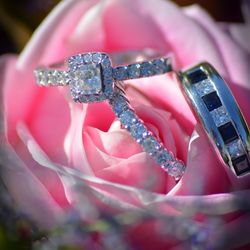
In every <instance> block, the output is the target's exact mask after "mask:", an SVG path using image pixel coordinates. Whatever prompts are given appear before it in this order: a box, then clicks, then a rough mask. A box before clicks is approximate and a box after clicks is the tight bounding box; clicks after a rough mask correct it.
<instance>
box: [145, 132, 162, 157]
mask: <svg viewBox="0 0 250 250" xmlns="http://www.w3.org/2000/svg"><path fill="white" fill-rule="evenodd" d="M142 146H143V148H144V150H145V151H146V152H147V153H148V154H149V155H154V154H156V153H157V151H158V150H159V149H160V147H161V145H160V143H159V142H158V141H157V140H156V139H155V138H154V137H151V136H150V137H147V138H145V139H143V141H142Z"/></svg>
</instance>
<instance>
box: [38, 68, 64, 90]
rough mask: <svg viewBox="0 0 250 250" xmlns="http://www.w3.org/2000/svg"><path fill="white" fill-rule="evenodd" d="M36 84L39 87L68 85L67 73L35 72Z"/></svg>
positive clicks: (52, 71) (57, 71)
mask: <svg viewBox="0 0 250 250" xmlns="http://www.w3.org/2000/svg"><path fill="white" fill-rule="evenodd" d="M35 78H36V83H37V84H38V85H41V86H65V85H67V84H68V73H67V72H66V71H61V70H53V69H49V70H48V69H42V68H41V69H37V70H35Z"/></svg>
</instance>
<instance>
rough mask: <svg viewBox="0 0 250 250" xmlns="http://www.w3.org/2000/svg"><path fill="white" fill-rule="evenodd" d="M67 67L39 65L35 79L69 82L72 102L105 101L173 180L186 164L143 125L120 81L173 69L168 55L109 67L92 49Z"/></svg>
mask: <svg viewBox="0 0 250 250" xmlns="http://www.w3.org/2000/svg"><path fill="white" fill-rule="evenodd" d="M67 65H68V70H58V69H54V68H50V67H49V68H44V67H43V68H38V69H36V70H35V72H34V73H35V77H36V82H37V84H38V85H41V86H66V85H69V87H70V90H71V95H72V97H73V100H74V101H75V102H82V103H91V102H99V101H104V100H108V101H109V103H110V105H111V106H112V109H113V111H114V113H115V114H116V116H117V117H118V118H119V119H120V121H121V123H122V124H123V126H124V128H125V129H127V130H128V131H129V133H130V134H131V136H132V137H133V138H134V139H135V140H136V142H137V143H139V144H140V145H141V146H142V148H143V150H144V151H145V152H147V153H148V154H149V155H150V156H152V158H153V159H154V160H155V161H156V163H157V164H158V165H159V166H161V167H162V168H163V169H164V170H165V171H166V172H167V173H168V174H169V175H171V176H173V177H174V178H175V180H179V179H180V178H181V177H182V175H183V173H184V171H185V166H184V164H183V162H182V161H181V160H178V159H176V158H175V157H174V156H173V154H172V153H171V152H170V151H168V150H167V149H166V148H165V147H164V146H163V144H162V143H161V142H160V141H158V140H157V138H156V137H155V136H154V135H153V134H152V133H151V132H150V131H149V130H148V129H147V128H146V126H145V125H144V123H143V121H142V120H141V119H139V117H138V116H137V115H136V113H135V111H134V110H133V108H132V107H131V106H130V104H129V101H128V100H127V98H126V95H125V92H124V89H123V87H122V81H124V80H128V79H136V78H142V77H149V76H155V75H159V74H164V73H166V72H169V71H171V70H172V67H171V63H170V60H169V58H164V57H163V58H158V59H152V60H149V61H143V62H137V63H133V64H129V65H127V66H119V67H114V68H113V67H112V66H111V59H110V57H109V56H108V55H107V54H105V53H100V52H95V53H86V54H80V55H76V56H72V57H70V58H68V60H67Z"/></svg>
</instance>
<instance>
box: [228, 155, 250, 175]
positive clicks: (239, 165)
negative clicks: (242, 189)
mask: <svg viewBox="0 0 250 250" xmlns="http://www.w3.org/2000/svg"><path fill="white" fill-rule="evenodd" d="M232 162H233V166H234V170H235V172H236V174H237V175H238V176H239V175H242V174H245V173H247V172H250V164H249V161H248V159H247V156H246V155H242V156H240V157H238V158H236V159H234V160H233V161H232Z"/></svg>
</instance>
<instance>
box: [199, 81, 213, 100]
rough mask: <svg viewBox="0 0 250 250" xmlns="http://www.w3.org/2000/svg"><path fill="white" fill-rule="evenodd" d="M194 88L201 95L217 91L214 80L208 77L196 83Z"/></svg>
mask: <svg viewBox="0 0 250 250" xmlns="http://www.w3.org/2000/svg"><path fill="white" fill-rule="evenodd" d="M194 88H195V90H196V92H197V93H198V94H199V96H201V97H202V96H204V95H207V94H209V93H211V92H213V91H215V89H214V86H213V84H212V82H211V81H210V80H208V79H206V80H203V81H201V82H198V83H196V84H194Z"/></svg>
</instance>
